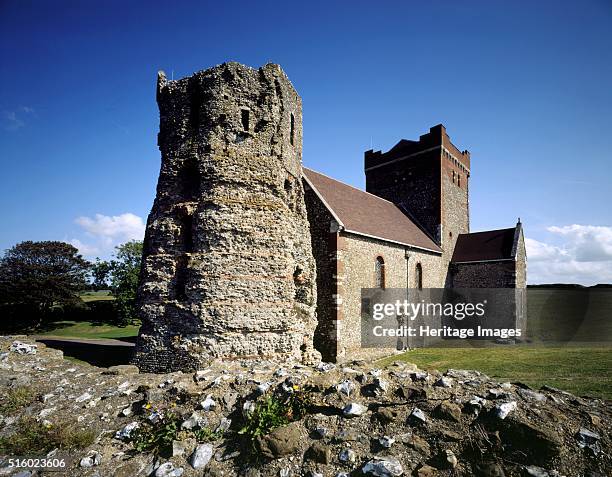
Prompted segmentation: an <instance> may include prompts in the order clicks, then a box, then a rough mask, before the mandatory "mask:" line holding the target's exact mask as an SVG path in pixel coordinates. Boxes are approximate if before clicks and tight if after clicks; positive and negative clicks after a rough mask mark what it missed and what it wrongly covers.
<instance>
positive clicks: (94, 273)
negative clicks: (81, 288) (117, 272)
mask: <svg viewBox="0 0 612 477" xmlns="http://www.w3.org/2000/svg"><path fill="white" fill-rule="evenodd" d="M111 272H112V265H111V263H110V262H107V261H106V260H100V259H99V258H96V261H95V262H94V263H92V264H91V285H92V286H93V288H94V290H104V289H105V288H108V287H109V281H110V278H111Z"/></svg>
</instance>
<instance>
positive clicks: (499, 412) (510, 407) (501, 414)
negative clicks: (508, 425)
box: [494, 401, 517, 419]
mask: <svg viewBox="0 0 612 477" xmlns="http://www.w3.org/2000/svg"><path fill="white" fill-rule="evenodd" d="M516 408H517V405H516V401H510V402H504V403H501V404H497V405H496V406H495V409H494V413H495V415H496V416H497V417H498V418H499V419H506V417H508V415H509V414H510V413H511V412H512V411H514V410H516Z"/></svg>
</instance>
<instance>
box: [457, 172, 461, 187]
mask: <svg viewBox="0 0 612 477" xmlns="http://www.w3.org/2000/svg"><path fill="white" fill-rule="evenodd" d="M457 185H458V186H459V187H461V174H457Z"/></svg>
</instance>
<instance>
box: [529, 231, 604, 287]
mask: <svg viewBox="0 0 612 477" xmlns="http://www.w3.org/2000/svg"><path fill="white" fill-rule="evenodd" d="M546 230H547V231H548V232H549V233H551V234H552V236H553V237H554V238H555V240H556V241H558V242H559V244H558V245H553V244H550V243H545V242H541V241H538V240H535V239H531V238H526V239H525V245H526V247H527V264H528V265H527V278H528V281H529V283H580V284H583V285H594V284H597V283H612V227H605V226H596V225H578V224H573V225H565V226H561V227H559V226H550V227H547V229H546Z"/></svg>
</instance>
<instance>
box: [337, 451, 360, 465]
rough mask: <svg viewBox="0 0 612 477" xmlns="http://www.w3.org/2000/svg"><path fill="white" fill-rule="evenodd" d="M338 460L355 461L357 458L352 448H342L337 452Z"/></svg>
mask: <svg viewBox="0 0 612 477" xmlns="http://www.w3.org/2000/svg"><path fill="white" fill-rule="evenodd" d="M338 460H339V461H340V462H350V463H352V462H355V461H356V460H357V454H355V451H353V450H352V449H342V450H341V451H340V454H338Z"/></svg>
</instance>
